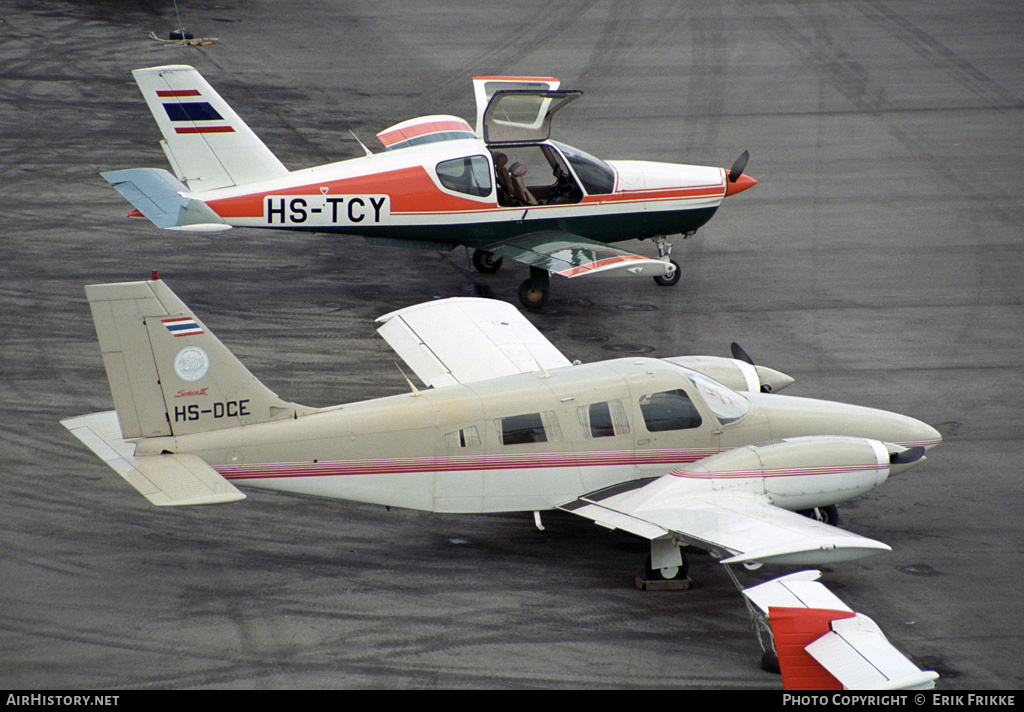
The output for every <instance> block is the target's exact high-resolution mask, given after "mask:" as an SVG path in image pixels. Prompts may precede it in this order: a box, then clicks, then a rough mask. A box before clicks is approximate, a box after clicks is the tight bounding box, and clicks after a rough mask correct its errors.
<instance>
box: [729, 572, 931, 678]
mask: <svg viewBox="0 0 1024 712" xmlns="http://www.w3.org/2000/svg"><path fill="white" fill-rule="evenodd" d="M819 576H821V574H820V572H818V571H801V572H798V573H795V574H790V575H788V576H783V577H780V578H777V579H773V580H771V581H768V582H766V583H763V584H760V585H758V586H753V587H751V588H747V589H744V590H743V595H744V596H746V597H747V599H749V600H750V602H751V603H753V604H754V605H755V606H756V607H757V609H758V610H759V611H760V612H761V614H762V615H764V616H767V618H768V623H769V625H770V626H771V629H772V636H773V639H774V642H775V650H776V653H777V654H778V658H779V667H780V669H781V671H782V681H783V685H784V687H785V688H786V689H787V690H794V689H808V690H810V689H814V690H822V689H829V688H834V689H838V687H839V685H842V687H844V688H846V689H848V690H867V689H888V690H924V689H931V688H933V687H935V680H936V679H938V677H939V676H938V674H937V673H935V672H933V671H931V670H921V669H920V668H919V667H917V665H915V664H914V663H913V662H911V661H910V660H909V659H908V658H907V657H906V656H905V655H903V653H901V652H900V651H899V650H897V649H896V648H895V647H894V646H893V645H892V643H890V642H889V641H888V639H887V638H886V637H885V635H884V634H883V633H882V631H881V629H880V628H879V627H878V625H877V624H876V623H875V622H874V621H873V620H871V619H870V618H868V617H867V616H865V615H864V614H862V613H855V612H854V611H852V610H851V609H850V608H849V607H848V606H847V605H846V604H845V603H843V602H842V601H841V600H840V599H839V598H838V597H837V596H836V595H835V594H833V593H832V592H831V591H829V590H828V589H827V588H825V586H823V585H822V584H820V583H818V582H817V581H816V579H817V578H818V577H819Z"/></svg>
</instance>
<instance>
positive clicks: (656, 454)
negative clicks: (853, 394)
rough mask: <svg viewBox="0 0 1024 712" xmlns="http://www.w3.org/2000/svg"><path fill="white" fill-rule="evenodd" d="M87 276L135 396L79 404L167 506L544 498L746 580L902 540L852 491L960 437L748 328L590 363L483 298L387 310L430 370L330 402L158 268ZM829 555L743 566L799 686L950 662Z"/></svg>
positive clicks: (889, 675)
mask: <svg viewBox="0 0 1024 712" xmlns="http://www.w3.org/2000/svg"><path fill="white" fill-rule="evenodd" d="M86 295H87V298H88V300H89V304H90V307H91V309H92V315H93V321H94V323H95V325H96V332H97V336H98V338H99V342H100V350H101V352H102V355H103V363H104V366H105V368H106V372H107V378H108V380H109V383H110V389H111V393H112V395H113V400H114V407H115V410H113V411H108V412H104V413H94V414H92V415H84V416H79V417H75V418H70V419H67V420H64V421H62V422H63V424H64V425H65V427H67V428H68V429H69V430H70V431H71V432H72V433H74V435H75V436H77V437H78V438H79V439H81V440H82V442H84V443H85V444H86V445H88V446H89V447H90V448H91V449H92V450H93V451H94V452H95V453H96V454H97V455H99V456H100V457H101V458H102V459H103V460H104V461H105V462H106V463H107V464H108V465H110V467H112V468H113V469H114V470H115V471H117V472H118V473H119V474H120V475H121V476H122V477H123V478H124V479H125V480H127V481H128V482H129V483H130V484H131V485H133V486H134V487H135V488H137V489H138V490H139V491H140V492H141V493H142V494H143V495H145V496H146V497H147V498H148V499H149V500H150V501H151V502H152V503H154V504H156V505H186V504H207V503H217V502H230V501H234V500H238V499H241V498H243V497H244V496H245V495H244V494H243V493H242V492H241V491H240V490H239V489H238V488H237V487H236V485H238V486H241V487H243V488H245V487H253V488H267V489H273V490H280V491H286V492H297V493H303V494H309V495H318V496H323V497H332V498H337V499H346V500H354V501H359V502H368V503H376V504H381V505H386V506H394V507H405V508H410V509H417V510H424V511H434V512H452V513H476V514H479V513H486V512H513V511H521V512H533V513H534V516H535V517H536V521H537V524H538V526H540V525H541V521H540V512H542V511H545V510H555V509H557V510H562V511H565V512H570V513H572V514H575V515H578V516H581V517H584V518H586V519H590V520H593V521H594V522H596V523H597V524H599V525H601V526H604V527H607V528H609V529H621V530H624V531H626V532H630V533H632V534H634V535H636V536H639V537H641V538H643V539H646V540H648V541H649V542H650V551H651V555H650V559H649V560H648V562H647V565H646V572H647V573H646V576H647V578H648V579H650V580H662V581H664V580H672V579H675V578H677V577H686V576H687V572H688V565H687V561H686V557H685V555H684V553H683V552H682V550H681V547H683V546H695V547H699V548H701V549H704V550H707V551H709V552H711V554H712V555H713V556H715V557H717V558H719V559H720V560H721V563H722V564H725V565H726V570H727V571H729V573H730V576H732V577H733V580H734V581H736V579H735V576H734V574H733V573H732V570H731V569H730V568H729V567H730V565H733V564H743V565H744V566H746V567H747V568H757V567H759V566H761V565H763V564H782V565H817V564H823V563H832V562H841V561H847V560H851V559H857V558H860V557H864V556H869V555H872V554H878V553H881V552H884V551H888V550H889V547H888V546H886V545H885V544H883V543H881V542H878V541H875V540H873V539H868V538H866V537H863V536H860V535H858V534H855V533H852V532H849V531H846V530H843V529H839V528H837V527H836V526H834V525H833V524H834V523H835V521H836V520H835V505H836V503H839V502H843V501H846V500H849V499H851V498H853V497H857V496H859V495H862V494H864V493H866V492H869V491H871V490H872V489H874V488H875V487H877V486H879V485H881V484H882V483H883V482H884V481H885V480H886V478H888V477H890V476H892V475H894V474H898V473H901V472H903V471H905V470H906V469H908V468H910V467H912V466H914V465H916V464H918V463H920V462H921V460H922V459H923V454H924V451H925V450H926V449H928V448H931V447H933V446H935V445H937V444H938V443H939V442H940V441H941V437H940V435H939V433H938V432H937V431H936V430H935V429H934V428H932V427H931V426H929V425H927V424H925V423H923V422H921V421H919V420H916V419H914V418H910V417H907V416H903V415H897V414H895V413H890V412H886V411H881V410H876V409H871V408H865V407H859V406H853V405H845V404H842V403H835V402H830V401H823V400H814V399H809V398H798V397H789V396H785V395H779V394H777V393H776V391H778V390H781V389H782V388H784V387H785V386H787V385H788V384H790V383H792V382H793V379H792V378H790V377H789V376H786V375H785V374H783V373H781V372H779V371H775V370H773V369H770V368H766V367H764V366H760V365H755V364H754V363H753V362H752V360H751V359H750V358H749V357H748V356H747V355H746V354H745V352H743V351H742V349H740V348H739V347H736V348H734V358H719V357H711V356H682V357H674V358H664V359H659V358H622V359H615V360H611V361H602V362H597V363H589V364H581V363H579V362H575V363H574V362H571V361H570V360H569V359H568V358H567V357H566V356H564V355H563V354H562V352H560V351H559V350H558V349H557V348H555V346H554V345H552V344H551V342H550V341H548V340H547V339H546V338H545V337H544V336H543V335H542V334H541V333H540V332H539V331H538V330H537V329H536V328H534V327H533V325H532V324H531V323H530V322H529V321H528V320H527V319H526V318H525V317H524V316H523V315H522V314H520V313H519V312H518V311H517V310H516V309H515V308H514V307H512V306H511V305H509V304H506V303H504V302H500V301H497V300H486V299H469V298H452V299H443V300H438V301H434V302H428V303H425V304H420V305H416V306H411V307H408V308H405V309H401V310H398V311H395V312H392V313H390V314H386V315H384V316H382V317H380V318H379V319H378V320H377V321H378V322H379V323H380V324H381V326H380V328H379V333H380V334H381V335H382V336H383V338H384V339H385V340H386V341H387V342H388V344H389V345H390V346H391V347H392V348H393V349H394V350H395V351H396V352H397V353H398V355H399V356H400V357H401V358H402V359H403V360H404V361H405V362H406V363H407V364H408V366H409V367H410V368H411V369H412V370H413V371H414V372H415V374H416V375H417V377H418V378H419V379H420V380H421V381H422V382H423V383H424V384H426V385H427V386H428V387H426V388H422V389H421V388H418V387H416V386H414V385H412V383H411V382H410V386H411V388H410V392H407V393H405V394H401V395H395V396H389V397H384V398H378V399H374V400H368V401H362V402H357V403H349V404H345V405H339V406H333V407H327V408H313V407H308V406H303V405H299V404H296V403H291V402H288V401H285V400H282V399H281V398H279V397H278V396H277V395H276V394H275V393H273V392H272V391H270V390H269V389H268V388H267V387H266V386H264V385H263V384H262V383H260V381H258V380H257V379H256V378H255V377H254V376H253V375H252V374H251V373H250V372H249V371H248V370H247V369H246V368H245V366H243V365H242V364H241V363H240V362H239V361H238V360H237V359H236V358H235V357H234V356H233V355H232V354H231V352H230V351H229V350H228V349H227V348H226V347H225V346H224V345H223V344H222V343H221V342H220V341H219V340H218V339H217V338H216V337H215V336H214V335H213V334H212V333H211V332H210V329H209V328H208V327H207V326H206V325H205V324H203V322H202V321H201V320H200V319H199V318H198V317H197V316H196V315H195V314H194V313H192V311H190V310H189V308H188V307H187V306H186V305H185V304H184V303H183V302H182V301H181V300H180V299H179V298H178V297H177V296H176V295H175V294H174V293H173V292H172V291H171V289H170V288H169V287H168V286H167V285H166V284H165V283H164V282H163V281H162V280H160V279H159V278H157V277H156V276H155V275H154V278H153V279H151V280H148V281H140V282H128V283H118V284H99V285H92V286H89V287H86ZM808 515H812V516H808ZM823 520H826V521H823ZM827 521H830V522H832V524H830V523H827ZM817 576H818V574H817V572H801V573H797V574H790V575H788V576H783V577H781V578H777V579H773V580H771V581H768V582H766V583H762V584H760V585H758V586H754V587H751V588H746V589H742V587H741V590H743V593H744V595H745V596H746V598H747V599H748V600H749V601H750V606H749V610H750V611H751V612H752V613H753V614H754V617H755V621H757V622H758V625H759V626H760V627H759V631H763V632H769V631H775V637H774V640H775V643H776V645H774V647H773V648H767V646H765V644H764V642H763V641H762V646H765V647H766V652H768V653H771V652H772V650H773V649H776V650H777V651H778V658H779V663H780V665H781V667H782V671H783V681H784V683H785V684H786V685H787V686H793V685H799V684H801V683H800V682H799V681H798V679H801V676H802V675H804V674H805V673H806V670H807V667H808V661H811V658H812V657H813V659H814V660H817V661H818V663H820V665H818V663H814V662H813V661H811V662H810V665H811V666H812V667H813V666H815V665H817V668H815V669H816V670H818V672H819V673H821V675H819V676H817V677H815V676H812V677H811V678H810V679H811V681H810V682H804V683H803V684H810V685H812V686H820V685H823V684H840V683H841V684H843V685H845V686H847V687H863V686H879V685H889V686H897V687H907V686H917V685H925V686H927V685H930V684H932V683H933V681H934V679H935V677H936V675H935V673H933V672H928V671H925V672H922V671H921V670H920V669H919V668H917V666H915V665H914V664H913V663H912V662H910V661H909V660H908V659H907V658H906V657H904V656H903V655H902V654H901V653H899V652H898V651H897V650H896V649H895V648H894V647H893V646H892V645H891V644H889V643H888V642H887V641H886V639H885V637H884V635H882V633H881V631H879V630H878V627H877V626H876V625H875V624H874V623H873V622H872V621H871V620H870V619H869V618H866V617H865V616H863V615H861V614H856V613H854V612H853V611H851V610H850V609H849V608H847V607H846V606H845V604H843V603H842V602H841V601H840V600H839V599H838V598H836V597H835V596H834V595H833V594H831V593H830V592H829V591H828V590H827V589H825V588H824V586H822V585H821V584H820V583H818V582H817V581H815V580H814V579H815V578H816V577H817ZM736 583H737V585H739V584H738V581H736ZM779 626H782V627H783V628H785V629H786V632H785V634H784V635H783V636H782V637H783V638H784V641H785V644H784V645H778V644H777V643H778V642H779V633H778V630H779ZM794 629H795V630H796V633H794V632H793V631H794ZM801 636H802V637H801ZM769 637H771V635H769ZM794 640H797V641H800V642H799V645H796V646H795V647H794V644H793V641H794ZM794 651H795V652H794ZM794 659H795V660H796V662H793V660H794ZM787 669H791V670H796V672H791V673H790V676H789V679H788V680H787ZM826 671H827V672H826ZM794 675H795V677H794ZM822 675H823V676H825V677H822ZM795 680H796V682H795Z"/></svg>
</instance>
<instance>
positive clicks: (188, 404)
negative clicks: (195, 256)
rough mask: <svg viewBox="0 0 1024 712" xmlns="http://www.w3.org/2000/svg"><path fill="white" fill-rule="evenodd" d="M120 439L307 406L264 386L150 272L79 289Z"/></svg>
mask: <svg viewBox="0 0 1024 712" xmlns="http://www.w3.org/2000/svg"><path fill="white" fill-rule="evenodd" d="M85 293H86V297H87V298H88V300H89V306H90V307H91V309H92V316H93V322H94V323H95V325H96V335H97V337H98V338H99V342H100V349H101V351H102V352H103V365H104V366H105V368H106V370H107V379H108V380H109V381H110V391H111V393H112V395H113V397H114V407H115V408H116V410H117V415H118V419H119V420H120V423H121V432H122V435H123V437H124V438H125V439H126V440H127V439H132V438H145V437H161V436H171V435H173V436H181V435H189V434H192V433H199V432H205V431H208V430H218V429H221V428H229V427H234V426H238V425H247V424H250V423H260V422H265V421H270V420H281V419H285V418H294V417H296V416H298V415H302V414H304V413H307V412H311V411H312V410H314V409H312V408H307V407H305V406H300V405H297V404H295V403H288V402H286V401H283V400H281V399H280V398H279V397H278V396H277V395H276V394H275V393H274V392H273V391H271V390H270V389H269V388H267V387H266V386H264V385H263V384H262V383H260V381H259V380H258V379H257V378H256V377H255V376H253V375H252V374H251V373H250V372H249V370H248V369H247V368H246V367H245V366H243V365H242V363H241V362H240V361H239V360H238V359H237V358H235V356H234V355H233V354H232V353H231V352H230V351H229V350H228V349H227V347H226V346H224V344H222V343H221V342H220V340H219V339H217V337H216V336H214V335H213V334H212V333H211V332H210V330H209V329H207V328H206V327H205V326H204V325H203V323H202V322H201V321H199V319H198V318H197V317H196V316H195V314H193V313H192V311H191V310H190V309H189V308H188V307H187V306H185V304H184V303H183V302H182V301H181V300H180V299H179V298H178V297H177V295H176V294H174V292H172V291H171V289H170V288H169V287H168V286H167V285H166V284H164V283H163V282H162V281H160V280H159V279H157V278H154V279H153V280H150V281H147V282H124V283H118V284H94V285H90V286H87V287H86V288H85Z"/></svg>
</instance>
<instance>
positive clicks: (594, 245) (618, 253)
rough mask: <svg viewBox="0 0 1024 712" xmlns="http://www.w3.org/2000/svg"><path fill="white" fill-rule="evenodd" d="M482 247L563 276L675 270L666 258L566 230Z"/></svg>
mask: <svg viewBox="0 0 1024 712" xmlns="http://www.w3.org/2000/svg"><path fill="white" fill-rule="evenodd" d="M483 249H484V250H487V251H488V252H493V253H494V254H496V255H501V256H502V257H508V258H509V259H511V260H516V261H517V262H522V263H523V264H527V265H530V266H531V267H538V268H540V269H543V270H547V271H548V272H552V273H554V274H558V275H561V276H562V277H580V276H582V275H588V274H598V273H608V272H616V273H618V274H622V275H630V276H643V277H668V276H669V275H671V274H672V272H673V270H674V267H673V266H672V265H670V264H669V263H668V262H667V261H662V260H658V259H654V258H652V257H645V256H644V255H639V254H637V253H635V252H630V251H629V250H623V249H621V248H619V247H612V246H611V245H607V244H605V243H603V242H598V241H597V240H590V239H587V238H585V237H580V236H579V235H573V234H572V233H569V232H558V231H550V232H534V233H530V234H528V235H520V236H519V237H514V238H512V239H510V240H503V241H502V242H496V243H494V244H492V245H487V246H486V247H484V248H483Z"/></svg>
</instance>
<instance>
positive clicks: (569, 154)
mask: <svg viewBox="0 0 1024 712" xmlns="http://www.w3.org/2000/svg"><path fill="white" fill-rule="evenodd" d="M550 143H551V144H553V145H554V146H556V147H557V148H558V150H559V151H561V152H562V155H563V156H565V158H566V160H567V161H569V165H571V166H572V169H573V170H574V171H575V172H576V176H577V177H578V178H579V179H580V182H581V183H582V184H583V187H584V188H585V189H586V191H587V193H588V194H590V195H603V194H605V193H611V192H612V191H613V190H614V189H615V171H613V170H612V167H611V166H609V165H608V164H607V163H605V162H604V161H602V160H601V159H600V158H594V157H593V156H591V155H590V154H589V153H587V152H585V151H581V150H580V149H578V148H573V147H572V146H570V145H568V144H565V143H562V142H561V141H554V140H552V141H550Z"/></svg>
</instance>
